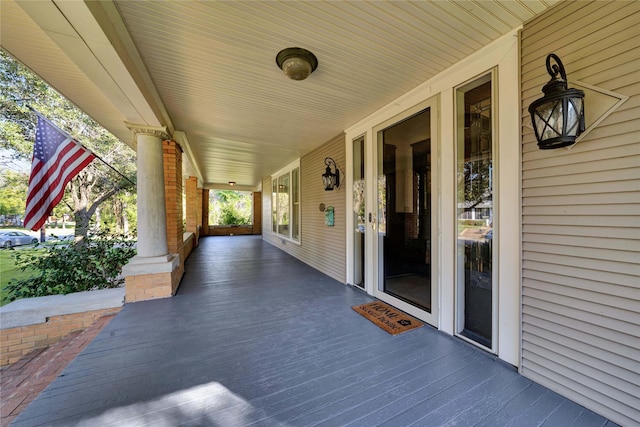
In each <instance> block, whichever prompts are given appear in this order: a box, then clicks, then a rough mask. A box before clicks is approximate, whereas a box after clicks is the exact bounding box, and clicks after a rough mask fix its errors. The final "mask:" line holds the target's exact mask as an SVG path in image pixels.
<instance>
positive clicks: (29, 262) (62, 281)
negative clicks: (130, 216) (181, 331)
mask: <svg viewBox="0 0 640 427" xmlns="http://www.w3.org/2000/svg"><path fill="white" fill-rule="evenodd" d="M127 237H128V236H125V235H122V234H120V235H117V234H111V233H107V232H103V231H100V232H97V233H96V234H93V235H89V236H87V237H86V238H85V241H84V244H82V245H74V244H68V245H57V246H50V247H46V248H43V249H41V250H40V251H42V252H34V251H23V250H16V251H13V252H14V254H15V261H16V265H17V267H18V269H20V270H21V271H27V270H31V271H33V272H35V275H33V276H31V277H29V278H27V279H18V280H10V281H9V283H8V285H7V286H6V287H5V291H6V292H7V293H8V295H7V296H6V299H7V300H8V301H13V300H16V299H19V298H29V297H38V296H44V295H56V294H68V293H72V292H81V291H89V290H94V289H105V288H117V287H119V286H121V285H122V284H123V282H124V279H123V278H122V277H121V276H120V270H121V268H122V266H123V265H124V264H126V263H127V261H128V260H129V259H130V258H131V257H132V256H133V255H135V253H136V251H135V248H134V244H135V241H133V240H130V239H128V238H127Z"/></svg>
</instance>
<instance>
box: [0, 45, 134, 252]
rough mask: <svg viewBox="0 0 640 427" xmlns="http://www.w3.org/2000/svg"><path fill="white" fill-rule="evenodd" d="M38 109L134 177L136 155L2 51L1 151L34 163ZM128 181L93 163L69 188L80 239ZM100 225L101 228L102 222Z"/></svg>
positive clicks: (107, 160)
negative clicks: (32, 159) (96, 215)
mask: <svg viewBox="0 0 640 427" xmlns="http://www.w3.org/2000/svg"><path fill="white" fill-rule="evenodd" d="M29 106H30V107H32V108H33V109H35V110H37V111H39V112H40V113H41V114H42V115H44V116H45V117H47V118H48V119H49V120H51V121H52V122H53V123H54V124H56V125H57V126H58V127H59V128H60V129H62V130H63V131H64V132H66V133H68V134H69V135H71V136H73V137H74V138H76V140H78V141H80V142H81V143H82V144H83V145H85V146H86V147H87V148H89V149H91V150H92V151H93V152H94V153H96V154H98V155H99V156H100V157H101V158H102V159H104V161H105V162H106V163H109V164H116V165H118V170H119V171H120V172H121V173H122V174H124V175H125V176H127V177H128V178H129V179H130V180H132V181H133V180H134V179H135V153H134V152H133V150H131V149H130V148H129V147H128V146H126V145H125V144H124V143H122V142H121V141H120V140H118V139H117V138H116V137H115V136H113V135H112V134H111V133H110V132H108V131H107V130H106V129H104V128H103V127H101V126H100V125H98V123H96V122H95V121H94V120H93V119H92V118H91V117H89V116H88V115H86V114H85V113H83V112H82V111H80V110H79V109H78V108H77V107H76V106H75V105H73V104H72V103H71V102H70V101H69V100H67V99H66V98H64V97H63V96H62V95H60V94H59V93H58V92H56V91H55V90H53V89H52V88H51V87H50V86H48V85H47V84H46V83H45V82H43V81H42V80H41V79H40V78H39V77H38V76H36V75H35V74H34V73H32V72H31V71H30V70H28V69H27V68H25V67H24V66H22V65H21V64H20V63H18V62H17V61H15V60H14V59H13V58H11V57H10V56H9V55H8V54H6V53H5V52H3V51H0V148H3V149H7V150H9V151H10V152H11V153H13V156H15V158H16V159H18V158H21V159H30V157H31V153H32V151H33V142H34V140H35V126H36V115H35V114H34V113H33V111H31V110H30V109H29ZM130 187H131V184H130V183H129V182H128V181H127V179H124V178H122V177H121V176H119V175H118V174H116V173H114V172H113V171H112V170H110V169H109V168H108V167H107V166H105V165H104V164H103V163H102V162H100V161H98V160H94V161H93V162H92V163H91V164H90V165H89V166H88V167H86V168H85V169H84V170H83V171H82V172H80V173H79V174H78V175H77V176H76V177H75V178H74V179H73V180H72V181H71V182H70V184H69V185H68V186H67V191H66V194H65V198H64V199H63V203H65V204H66V205H67V206H68V207H69V209H70V210H71V211H72V212H73V215H74V219H75V221H76V229H75V235H76V241H77V242H78V241H81V240H82V239H83V238H84V237H86V235H87V232H88V231H89V227H90V224H91V218H92V217H93V216H94V214H95V212H96V210H97V209H98V207H99V206H101V205H102V204H103V203H105V202H106V201H107V200H109V199H111V198H113V197H115V196H117V195H118V197H124V196H122V195H120V190H121V189H123V188H130ZM98 225H99V224H98Z"/></svg>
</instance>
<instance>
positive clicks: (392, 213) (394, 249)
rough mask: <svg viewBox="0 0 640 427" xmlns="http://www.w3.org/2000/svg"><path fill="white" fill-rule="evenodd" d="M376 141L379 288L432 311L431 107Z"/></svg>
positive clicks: (393, 299) (402, 303)
mask: <svg viewBox="0 0 640 427" xmlns="http://www.w3.org/2000/svg"><path fill="white" fill-rule="evenodd" d="M377 142H378V153H377V154H378V155H377V159H378V169H377V171H378V173H377V175H378V291H382V293H383V294H382V295H381V298H382V299H385V300H388V302H390V303H391V304H394V303H395V305H396V306H398V307H399V308H401V309H405V308H406V307H409V308H411V307H413V308H414V309H417V310H418V311H419V312H421V313H423V314H428V313H432V309H433V307H432V300H433V298H432V294H433V292H432V285H431V214H432V206H431V198H432V189H431V187H432V186H431V176H432V164H431V158H432V156H431V152H432V142H431V109H430V108H427V109H425V110H422V111H420V112H419V113H417V114H414V115H412V116H410V117H408V118H406V119H404V120H402V121H400V122H397V123H395V124H392V125H391V126H388V127H386V128H384V129H382V130H380V131H378V132H377ZM419 317H421V318H423V319H424V318H425V317H429V316H428V315H426V316H424V315H423V316H419ZM432 321H433V320H432Z"/></svg>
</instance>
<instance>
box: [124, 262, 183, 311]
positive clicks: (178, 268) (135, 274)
mask: <svg viewBox="0 0 640 427" xmlns="http://www.w3.org/2000/svg"><path fill="white" fill-rule="evenodd" d="M122 274H123V275H124V276H125V277H124V285H125V302H126V303H130V302H136V301H145V300H150V299H156V298H168V297H171V296H173V295H175V293H176V291H177V290H178V286H179V285H180V280H181V279H182V275H183V274H184V263H183V262H180V255H178V254H172V255H169V259H167V260H166V261H164V262H155V263H152V262H148V260H145V259H139V258H138V259H136V257H133V258H132V259H131V261H130V262H129V264H127V265H125V266H124V267H123V268H122Z"/></svg>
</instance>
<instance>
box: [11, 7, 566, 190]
mask: <svg viewBox="0 0 640 427" xmlns="http://www.w3.org/2000/svg"><path fill="white" fill-rule="evenodd" d="M555 2H556V0H504V1H470V0H469V1H452V0H448V1H445V0H440V1H423V2H413V1H411V2H409V1H407V2H390V1H389V2H380V1H375V2H374V1H362V2H351V1H349V2H347V1H309V2H306V1H305V2H302V1H296V2H292V1H245V2H226V1H225V2H223V1H201V2H195V1H179V2H177V1H176V2H174V1H120V0H119V1H115V2H112V1H100V2H97V1H84V2H79V1H61V0H53V1H51V0H37V1H25V0H19V1H15V0H2V1H1V2H0V8H1V9H0V15H1V19H2V22H1V28H0V30H1V33H0V42H1V44H2V47H3V49H5V50H6V51H8V52H9V53H10V54H12V55H13V56H14V57H16V58H17V59H18V60H20V61H21V62H23V63H24V64H25V65H27V66H28V67H30V68H31V69H32V70H33V71H35V72H36V73H37V74H39V75H40V76H42V77H43V78H44V79H45V80H46V81H48V82H49V83H50V84H51V85H52V86H53V87H55V88H56V89H58V90H59V91H60V92H61V93H63V94H64V95H66V96H67V97H68V98H70V99H71V100H72V101H73V102H75V103H76V104H77V105H78V106H79V107H80V108H82V109H83V110H85V111H86V112H87V113H88V114H90V115H91V116H92V117H93V118H94V119H95V120H97V121H98V122H99V123H101V124H102V125H104V126H105V127H106V128H107V129H109V130H110V131H111V132H113V133H114V134H115V135H116V136H118V137H120V138H121V139H122V140H123V141H125V142H126V143H128V144H129V145H131V146H134V143H133V136H132V135H131V133H130V131H129V130H128V129H127V128H126V126H125V124H124V123H125V122H133V123H139V124H148V125H153V126H157V125H162V126H167V127H168V129H169V130H170V131H172V132H174V131H178V132H177V133H175V134H174V138H175V139H176V140H177V141H178V142H179V143H181V144H182V145H183V147H185V153H186V155H187V157H188V158H189V160H190V162H191V166H189V167H188V170H189V173H190V174H196V175H198V176H199V178H200V179H201V180H202V182H203V183H204V185H205V186H216V185H221V184H226V183H227V182H228V181H235V182H237V183H238V184H239V185H241V186H245V187H256V186H258V185H259V184H260V182H261V180H262V179H263V178H264V177H265V176H267V175H269V174H270V173H272V172H274V171H276V170H278V169H280V168H281V167H283V166H284V165H286V164H288V163H289V162H291V161H293V160H295V159H296V158H298V157H300V156H302V155H304V154H306V153H308V152H310V151H312V150H313V149H315V148H317V147H319V146H320V145H322V144H323V143H325V142H326V141H328V140H330V139H331V138H333V137H335V136H336V135H339V134H340V133H342V132H343V130H344V129H346V128H348V127H350V126H351V125H353V124H355V123H356V122H358V121H360V120H361V119H363V118H365V117H366V116H368V115H369V114H371V113H373V112H374V111H376V110H378V109H379V108H381V107H383V106H384V105H386V104H388V103H389V102H392V101H393V100H394V99H396V98H398V97H399V96H400V95H402V94H404V93H406V92H408V91H409V90H411V89H413V88H415V87H416V86H418V85H419V84H421V83H423V82H425V81H427V80H428V79H430V78H431V77H433V76H434V75H436V74H438V73H440V72H442V71H444V70H446V69H447V68H448V67H450V66H451V65H453V64H455V63H456V62H458V61H460V60H461V59H463V58H465V57H466V56H468V55H470V54H472V53H473V52H475V51H477V50H479V49H480V48H482V47H483V46H485V45H487V44H489V43H490V42H491V41H493V40H495V39H497V38H499V37H500V36H501V35H503V34H505V33H507V32H509V31H510V30H512V29H513V28H515V27H518V26H519V25H521V24H522V23H523V22H524V21H526V20H528V19H530V18H532V17H533V16H535V15H536V14H539V13H540V12H542V11H544V10H545V9H546V8H547V7H549V6H550V5H551V4H553V3H555ZM286 47H303V48H305V49H308V50H310V51H312V52H313V53H314V54H315V55H316V57H317V58H318V61H319V66H318V69H317V70H316V71H315V72H314V73H313V74H312V75H311V76H310V77H309V78H308V79H307V80H304V81H293V80H288V79H287V78H286V77H285V76H284V74H283V73H282V71H281V70H280V69H279V68H278V66H277V65H276V63H275V56H276V54H277V53H278V52H279V51H280V50H281V49H284V48H286Z"/></svg>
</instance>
